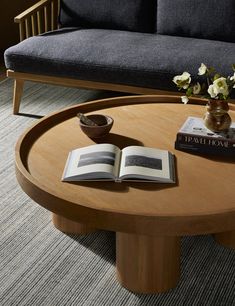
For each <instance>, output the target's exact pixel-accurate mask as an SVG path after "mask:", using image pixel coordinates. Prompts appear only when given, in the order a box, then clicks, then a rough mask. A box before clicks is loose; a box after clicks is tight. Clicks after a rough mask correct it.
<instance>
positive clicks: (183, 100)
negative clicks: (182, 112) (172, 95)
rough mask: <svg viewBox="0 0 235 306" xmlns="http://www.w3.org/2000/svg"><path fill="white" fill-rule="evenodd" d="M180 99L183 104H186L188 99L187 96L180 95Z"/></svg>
mask: <svg viewBox="0 0 235 306" xmlns="http://www.w3.org/2000/svg"><path fill="white" fill-rule="evenodd" d="M181 101H182V102H183V103H184V104H187V103H188V101H189V99H188V97H187V96H182V97H181Z"/></svg>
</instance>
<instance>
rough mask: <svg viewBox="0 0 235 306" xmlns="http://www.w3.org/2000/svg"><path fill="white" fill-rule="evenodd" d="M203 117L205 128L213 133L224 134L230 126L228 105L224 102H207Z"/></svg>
mask: <svg viewBox="0 0 235 306" xmlns="http://www.w3.org/2000/svg"><path fill="white" fill-rule="evenodd" d="M206 110H207V112H206V114H205V116H204V124H205V126H206V127H207V128H208V129H209V130H211V131H213V132H217V133H218V132H226V131H227V130H228V129H229V127H230V125H231V122H232V120H231V117H230V116H229V114H228V111H229V105H228V103H227V102H226V101H225V100H209V101H208V103H207V106H206Z"/></svg>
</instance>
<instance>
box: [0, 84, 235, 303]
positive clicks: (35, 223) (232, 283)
mask: <svg viewBox="0 0 235 306" xmlns="http://www.w3.org/2000/svg"><path fill="white" fill-rule="evenodd" d="M12 86H13V83H12V81H10V80H6V81H3V82H1V83H0V199H1V201H0V230H1V234H0V235H1V236H0V305H1V306H10V305H11V306H16V305H17V306H22V305H29V306H57V305H58V306H64V305H66V306H70V305H86V306H88V305H89V306H96V305H98V306H101V305H125V306H132V305H146V306H147V305H148V306H150V305H161V306H162V305H172V306H181V305H187V306H191V305H212V306H214V305H218V306H221V305H228V306H231V305H235V251H233V250H229V249H226V248H224V247H222V246H219V245H217V244H216V243H215V242H214V240H213V238H212V237H211V236H209V235H208V236H207V235H205V236H195V237H183V238H182V258H181V271H182V272H181V278H180V282H179V284H178V286H177V287H176V288H175V289H173V290H170V291H169V292H167V293H162V294H154V295H141V294H134V293H131V292H129V291H127V290H126V289H124V288H122V287H121V286H120V285H119V283H118V282H117V280H116V276H115V235H114V233H112V232H106V231H100V232H97V233H94V234H90V235H87V236H82V237H78V236H75V235H65V234H63V233H61V232H59V231H58V230H56V229H55V228H54V227H53V225H52V223H51V218H50V213H49V212H48V211H46V210H45V209H44V208H42V207H40V206H39V205H38V204H36V203H35V202H33V201H32V200H31V199H30V198H29V197H28V196H27V195H26V194H25V193H24V192H23V191H22V190H21V189H20V187H19V186H18V184H17V181H16V178H15V175H14V146H15V143H16V141H17V139H18V137H19V136H20V134H21V133H22V132H23V131H24V130H25V129H26V128H27V127H28V126H30V125H31V124H32V123H33V122H34V121H35V120H38V119H35V118H32V117H30V116H29V115H45V114H48V113H49V112H51V111H55V110H58V109H61V108H63V107H66V106H68V105H72V104H76V103H81V102H84V101H87V100H91V99H96V98H100V97H107V96H109V95H110V94H111V93H107V92H98V91H85V90H78V89H71V88H70V89H69V88H63V87H55V86H49V85H41V84H33V83H28V84H27V86H26V88H25V93H24V98H23V100H22V105H21V110H22V112H23V113H25V116H13V115H12V114H11V112H12V88H13V87H12ZM27 115H28V116H27Z"/></svg>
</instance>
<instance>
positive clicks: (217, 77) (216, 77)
mask: <svg viewBox="0 0 235 306" xmlns="http://www.w3.org/2000/svg"><path fill="white" fill-rule="evenodd" d="M220 77H221V75H220V74H219V73H216V74H215V75H214V81H215V80H217V79H219V78H220Z"/></svg>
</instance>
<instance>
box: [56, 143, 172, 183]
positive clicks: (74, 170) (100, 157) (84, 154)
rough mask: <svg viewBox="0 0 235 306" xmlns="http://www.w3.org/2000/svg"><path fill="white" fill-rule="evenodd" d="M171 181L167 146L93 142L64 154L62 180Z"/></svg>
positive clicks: (170, 156) (170, 160) (169, 156)
mask: <svg viewBox="0 0 235 306" xmlns="http://www.w3.org/2000/svg"><path fill="white" fill-rule="evenodd" d="M99 180H108V181H115V182H121V181H124V180H125V181H137V182H142V181H146V182H159V183H174V182H175V167H174V155H173V154H172V153H170V152H169V151H167V150H160V149H155V148H147V147H142V146H129V147H126V148H124V149H122V150H120V149H119V148H118V147H117V146H115V145H112V144H95V145H91V146H88V147H83V148H78V149H75V150H72V151H71V152H70V153H69V154H68V158H67V161H66V164H65V168H64V172H63V175H62V181H99Z"/></svg>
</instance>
